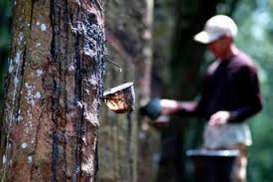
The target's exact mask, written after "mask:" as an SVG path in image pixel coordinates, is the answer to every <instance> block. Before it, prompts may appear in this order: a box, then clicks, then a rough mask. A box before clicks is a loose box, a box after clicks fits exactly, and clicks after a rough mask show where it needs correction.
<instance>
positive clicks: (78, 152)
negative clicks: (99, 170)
mask: <svg viewBox="0 0 273 182" xmlns="http://www.w3.org/2000/svg"><path fill="white" fill-rule="evenodd" d="M103 28H104V25H103V13H102V6H101V1H74V0H71V1H65V0H43V1H32V0H27V1H25V0H17V1H15V2H14V7H13V23H12V45H11V56H10V60H9V67H8V75H7V78H6V81H7V84H6V87H5V93H6V94H5V105H4V119H3V123H2V124H3V129H2V133H1V134H2V135H3V134H5V137H3V138H2V145H1V154H2V155H1V157H2V159H3V161H2V163H1V179H2V181H66V180H73V181H93V180H94V176H95V172H96V144H97V127H98V125H99V114H98V109H99V103H100V98H101V96H102V91H103V86H102V85H103V81H102V75H103V71H104V53H105V48H104V42H105V37H104V32H103ZM3 132H4V133H3Z"/></svg>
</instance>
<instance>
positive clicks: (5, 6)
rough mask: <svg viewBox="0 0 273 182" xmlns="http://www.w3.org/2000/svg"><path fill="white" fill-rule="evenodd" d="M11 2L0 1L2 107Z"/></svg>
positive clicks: (0, 92) (6, 0)
mask: <svg viewBox="0 0 273 182" xmlns="http://www.w3.org/2000/svg"><path fill="white" fill-rule="evenodd" d="M11 2H12V1H10V0H1V1H0V9H1V11H0V76H1V77H0V105H2V96H3V80H4V78H3V77H4V76H3V75H4V69H5V67H6V63H7V59H8V54H9V48H10V22H11Z"/></svg>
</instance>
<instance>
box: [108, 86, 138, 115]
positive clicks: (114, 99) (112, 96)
mask: <svg viewBox="0 0 273 182" xmlns="http://www.w3.org/2000/svg"><path fill="white" fill-rule="evenodd" d="M103 101H104V103H105V104H106V106H107V107H108V108H109V109H110V110H111V111H113V112H115V113H127V112H132V111H133V110H134V109H135V91H134V83H133V82H127V83H124V84H121V85H118V86H116V87H113V88H111V89H110V90H107V91H105V92H104V93H103Z"/></svg>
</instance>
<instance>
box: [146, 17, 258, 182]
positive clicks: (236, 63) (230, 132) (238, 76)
mask: <svg viewBox="0 0 273 182" xmlns="http://www.w3.org/2000/svg"><path fill="white" fill-rule="evenodd" d="M236 34H237V26H236V24H235V23H234V21H233V20H232V19H231V18H229V17H227V16H224V15H216V16H214V17H212V18H210V19H209V20H208V21H207V22H206V25H205V27H204V30H203V31H202V32H200V33H198V34H197V35H195V36H194V40H195V41H197V42H200V43H203V44H206V45H207V47H208V49H209V51H210V52H211V53H212V54H214V55H215V57H216V58H217V59H216V61H214V62H213V63H212V64H211V65H210V66H209V68H208V70H207V74H206V76H205V79H204V84H203V90H202V92H201V98H200V100H199V101H194V102H177V101H172V100H166V99H162V100H160V101H157V102H159V103H160V106H161V110H160V114H161V115H170V114H178V115H181V116H186V115H193V116H199V117H204V118H206V119H207V120H208V123H207V125H206V127H205V130H204V147H206V148H209V149H238V150H239V151H240V156H239V157H238V158H237V159H236V162H235V169H234V172H233V179H234V180H233V181H236V182H237V181H238V182H239V181H246V165H247V146H250V145H251V144H252V140H251V135H250V130H249V127H248V125H247V123H246V122H245V121H246V119H248V118H249V117H250V116H253V115H254V114H256V113H257V112H259V111H260V110H261V109H262V102H261V97H260V89H259V81H258V77H257V72H256V67H255V65H254V64H253V62H252V60H251V58H249V57H248V56H247V55H246V54H245V53H243V52H242V51H240V50H239V49H238V48H237V47H236V46H235V44H234V38H235V36H236ZM148 105H151V103H150V104H148ZM153 105H156V104H155V103H153ZM146 108H147V107H146ZM157 110H158V108H157ZM148 114H149V108H148ZM154 116H155V114H154V113H153V117H154ZM154 118H155V117H154Z"/></svg>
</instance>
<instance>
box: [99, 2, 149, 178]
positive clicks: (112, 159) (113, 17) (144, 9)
mask: <svg viewBox="0 0 273 182" xmlns="http://www.w3.org/2000/svg"><path fill="white" fill-rule="evenodd" d="M152 2H153V1H151V0H138V1H128V0H119V1H107V3H106V4H105V9H106V11H105V12H106V15H105V16H106V23H105V24H106V32H107V36H106V37H107V41H108V48H109V49H108V51H109V52H108V54H109V56H108V58H109V60H111V61H112V62H115V64H118V65H120V67H121V68H122V72H120V71H119V69H118V68H117V67H115V66H111V65H110V64H108V66H109V67H108V69H107V70H108V72H107V74H106V79H105V82H106V83H105V85H106V86H105V87H107V88H110V87H113V86H116V85H119V84H121V83H124V82H128V81H133V82H134V83H135V91H136V99H137V104H136V107H135V108H136V110H135V111H134V112H132V113H129V114H122V115H116V114H114V113H113V112H111V111H107V110H104V112H103V122H102V126H101V128H100V130H99V138H101V140H100V142H99V159H100V160H99V173H98V181H113V182H116V181H120V182H122V181H124V182H129V181H137V176H138V168H137V165H138V162H139V158H138V137H139V136H138V135H139V122H138V116H137V110H138V107H139V103H140V102H143V101H145V100H146V99H147V98H148V97H149V91H150V69H151V56H152V51H151V46H152V40H151V38H152V37H151V25H152ZM139 163H140V165H142V163H141V162H139Z"/></svg>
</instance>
